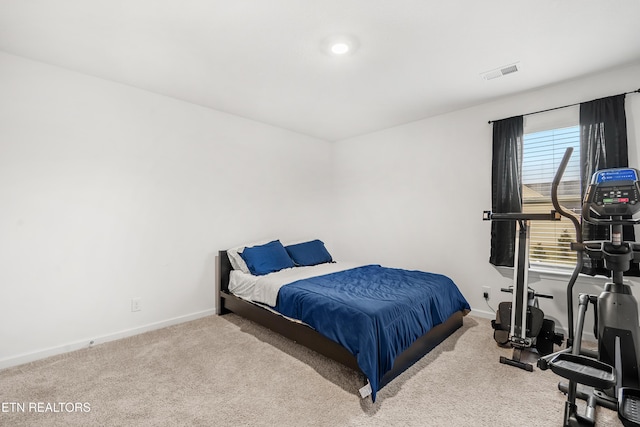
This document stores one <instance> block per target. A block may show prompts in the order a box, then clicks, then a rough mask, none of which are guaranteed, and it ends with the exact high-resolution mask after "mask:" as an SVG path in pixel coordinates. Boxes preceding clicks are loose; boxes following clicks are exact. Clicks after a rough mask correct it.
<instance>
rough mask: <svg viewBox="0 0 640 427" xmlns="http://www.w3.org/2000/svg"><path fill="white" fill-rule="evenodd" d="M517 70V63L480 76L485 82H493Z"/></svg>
mask: <svg viewBox="0 0 640 427" xmlns="http://www.w3.org/2000/svg"><path fill="white" fill-rule="evenodd" d="M519 70H520V69H519V68H518V63H517V62H516V63H515V64H511V65H505V66H503V67H500V68H496V69H495V70H491V71H486V72H484V73H481V74H480V75H481V76H482V78H483V79H485V80H493V79H497V78H498V77H502V76H506V75H507V74H512V73H515V72H517V71H519Z"/></svg>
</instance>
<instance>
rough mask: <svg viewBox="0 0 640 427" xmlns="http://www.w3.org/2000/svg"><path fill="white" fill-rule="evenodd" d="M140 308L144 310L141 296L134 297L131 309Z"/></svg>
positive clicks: (137, 309) (136, 309)
mask: <svg viewBox="0 0 640 427" xmlns="http://www.w3.org/2000/svg"><path fill="white" fill-rule="evenodd" d="M140 310H142V306H141V301H140V298H132V299H131V311H140Z"/></svg>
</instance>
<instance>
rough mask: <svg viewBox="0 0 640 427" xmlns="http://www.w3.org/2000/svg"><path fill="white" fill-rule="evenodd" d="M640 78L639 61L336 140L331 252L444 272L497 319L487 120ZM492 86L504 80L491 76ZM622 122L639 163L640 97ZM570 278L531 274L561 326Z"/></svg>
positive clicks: (606, 91)
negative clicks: (486, 295) (487, 297)
mask: <svg viewBox="0 0 640 427" xmlns="http://www.w3.org/2000/svg"><path fill="white" fill-rule="evenodd" d="M639 75H640V64H637V65H635V66H631V67H625V68H621V69H617V70H614V71H609V72H607V73H602V74H599V75H594V76H590V77H588V78H584V79H580V80H575V81H571V82H568V83H564V84H560V85H557V86H552V87H547V88H544V89H540V90H536V91H532V92H529V93H524V94H520V95H517V96H512V97H509V98H505V99H501V100H499V101H496V102H492V103H488V104H484V105H479V106H476V107H473V108H468V109H464V110H461V111H456V112H453V113H450V114H445V115H441V116H437V117H433V118H429V119H425V120H421V121H417V122H413V123H409V124H407V125H404V126H399V127H394V128H390V129H386V130H384V131H381V132H377V133H373V134H368V135H364V136H360V137H356V138H351V139H348V140H343V141H339V142H338V143H336V148H335V156H336V163H335V167H336V175H335V177H336V182H337V183H339V185H338V186H337V197H338V202H337V203H336V206H337V210H336V214H337V227H336V237H335V241H334V246H335V249H334V251H335V253H336V256H338V257H343V258H348V259H353V260H359V261H367V262H379V263H382V264H384V265H390V266H398V267H404V268H416V269H425V270H428V271H436V272H442V273H444V274H447V275H449V276H451V277H452V278H453V279H454V280H455V281H456V283H457V284H458V285H459V287H460V288H461V290H462V292H463V294H464V295H465V296H466V297H467V299H468V300H469V303H470V304H471V306H472V308H473V310H474V312H475V314H476V315H482V316H486V317H493V313H492V312H491V310H490V309H489V308H488V307H487V305H486V303H485V301H484V300H483V298H482V286H490V287H491V296H492V297H491V305H492V306H493V307H494V308H497V305H498V302H499V301H503V300H510V295H508V294H504V293H501V292H500V288H501V287H508V286H509V285H510V284H511V283H512V277H513V276H512V274H513V273H512V270H511V269H496V268H495V267H493V266H491V265H490V264H489V262H488V260H489V249H490V248H489V240H490V223H489V222H485V221H482V211H483V210H489V209H491V144H492V143H491V139H492V126H491V125H489V124H488V123H487V122H488V121H489V120H497V119H502V118H506V117H511V116H514V115H518V114H526V113H530V112H534V111H538V110H543V109H547V108H553V107H558V106H562V105H567V104H572V103H576V102H582V101H588V100H591V99H596V98H600V97H604V96H609V95H615V94H619V93H623V92H627V91H630V90H635V89H637V88H638V78H637V76H639ZM515 77H516V78H517V76H515ZM506 78H511V77H505V79H506ZM494 83H495V84H500V80H495V81H490V82H487V84H494ZM627 125H628V134H629V155H630V163H631V166H635V167H638V166H640V155H639V151H638V143H639V142H640V94H631V95H628V96H627ZM574 155H578V153H575V154H574ZM567 280H568V277H563V276H554V275H549V274H536V273H532V274H531V276H530V284H531V285H532V286H533V287H534V288H535V289H536V290H537V291H539V292H544V293H551V294H553V295H554V296H555V299H554V300H553V301H549V300H541V302H540V304H541V308H542V309H543V310H544V311H545V314H547V316H548V317H551V318H555V319H556V320H557V321H558V322H560V326H562V327H566V324H567V321H566V305H567V304H566V283H567ZM602 283H603V281H602V279H592V278H581V279H580V281H579V283H578V285H577V286H576V292H589V293H599V291H600V289H601V284H602ZM639 292H640V290H638V289H636V290H635V293H636V294H638V293H639Z"/></svg>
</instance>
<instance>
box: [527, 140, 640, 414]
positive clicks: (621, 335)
mask: <svg viewBox="0 0 640 427" xmlns="http://www.w3.org/2000/svg"><path fill="white" fill-rule="evenodd" d="M572 151H573V149H572V148H569V149H567V152H565V156H564V158H563V160H562V163H561V166H560V169H559V172H558V175H559V176H557V177H556V178H557V180H558V182H559V179H560V177H561V176H562V174H563V173H564V169H565V168H566V165H567V163H568V161H569V158H570V157H571V153H572ZM558 182H556V180H554V184H553V185H554V187H553V191H552V199H553V203H554V207H555V208H556V209H557V211H558V212H559V213H560V214H561V215H563V216H566V217H569V218H572V222H573V223H574V226H575V227H576V236H577V242H574V243H572V244H571V247H572V249H573V250H575V251H577V252H578V253H577V255H578V256H577V262H576V268H575V269H574V272H573V274H572V276H571V280H570V281H569V285H568V288H567V298H568V299H567V302H568V313H569V334H570V335H569V339H568V341H567V348H566V349H565V350H562V351H560V352H557V353H554V354H551V355H548V356H545V357H542V358H540V359H539V360H538V367H539V368H540V369H542V370H546V369H548V368H551V370H552V371H553V372H554V373H556V374H558V375H560V376H562V377H564V378H566V379H568V380H569V383H568V384H566V383H560V384H559V386H558V387H559V388H560V390H561V391H563V392H565V393H567V401H566V403H565V412H564V423H563V425H564V426H593V425H594V424H595V408H596V405H601V406H604V407H607V408H609V409H613V410H617V411H618V417H619V418H620V420H621V421H622V423H623V425H624V426H640V389H639V387H640V373H639V372H638V364H639V361H640V339H639V338H640V336H639V335H640V327H639V326H638V304H637V302H636V299H635V298H634V297H633V294H632V293H631V288H630V286H629V285H628V284H626V283H624V272H625V271H628V270H629V268H630V266H631V263H632V262H638V261H640V244H637V243H635V242H625V241H623V239H622V227H623V226H624V225H635V224H640V219H626V218H624V217H625V216H626V217H627V218H630V217H631V216H633V215H634V214H636V213H638V212H639V211H640V173H639V172H638V171H637V170H635V169H631V168H617V169H606V170H601V171H598V172H596V173H595V174H594V175H593V177H592V179H591V183H590V185H589V187H588V189H587V191H586V194H585V197H584V201H583V205H582V219H583V221H586V222H588V223H592V224H598V225H603V224H605V225H609V226H610V227H611V240H609V241H589V242H582V241H581V235H582V233H581V227H580V224H579V222H578V221H577V219H576V218H575V217H573V215H570V214H569V213H567V212H566V211H564V210H563V209H562V208H561V207H560V206H559V203H558V201H557V184H558ZM592 213H595V214H598V215H600V218H596V217H594V216H593V215H592ZM583 253H586V254H587V255H588V256H589V257H590V258H592V259H602V260H604V262H605V267H606V268H607V269H608V270H610V271H611V272H612V282H608V283H606V284H605V288H604V291H603V292H602V293H601V294H600V295H599V296H595V295H587V294H580V296H579V299H578V317H577V324H576V328H575V334H573V309H572V305H573V285H574V284H575V281H576V279H577V277H578V274H579V273H580V270H581V269H582V254H583ZM589 304H593V305H594V307H595V308H596V317H595V322H596V325H595V327H594V333H595V334H596V338H597V339H598V349H597V351H596V352H593V351H591V352H589V351H584V350H583V349H582V348H581V347H582V346H581V344H582V332H583V327H584V319H585V314H586V311H587V308H588V306H589ZM576 399H582V400H585V401H586V407H585V411H584V414H579V413H578V412H577V405H576Z"/></svg>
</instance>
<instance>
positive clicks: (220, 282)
mask: <svg viewBox="0 0 640 427" xmlns="http://www.w3.org/2000/svg"><path fill="white" fill-rule="evenodd" d="M231 270H233V267H232V266H231V261H229V255H227V251H219V252H218V256H217V262H216V313H217V314H223V313H224V312H225V311H226V310H225V309H224V298H223V297H222V294H223V293H224V294H226V293H228V292H229V275H230V274H231Z"/></svg>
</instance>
